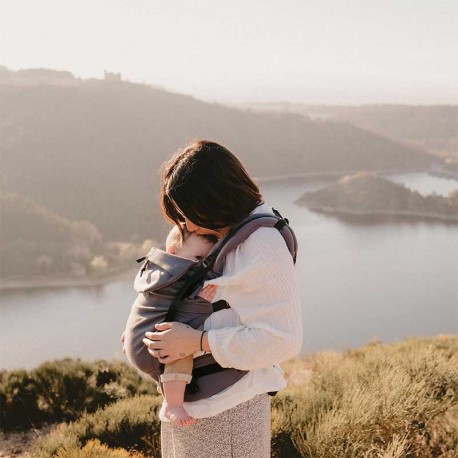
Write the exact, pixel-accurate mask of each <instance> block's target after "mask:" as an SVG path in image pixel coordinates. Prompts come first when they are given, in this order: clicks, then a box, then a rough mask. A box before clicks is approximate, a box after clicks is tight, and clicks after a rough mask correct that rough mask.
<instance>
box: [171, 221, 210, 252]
mask: <svg viewBox="0 0 458 458" xmlns="http://www.w3.org/2000/svg"><path fill="white" fill-rule="evenodd" d="M215 243H216V237H214V236H212V235H198V234H197V233H195V232H189V231H188V230H187V229H186V226H185V227H183V230H182V233H181V232H180V229H179V228H178V227H177V226H175V227H174V229H172V231H171V232H170V234H169V236H168V237H167V240H166V242H165V245H166V250H167V252H168V253H171V254H174V255H176V256H180V257H181V258H186V259H201V258H206V257H207V255H208V253H209V252H210V250H211V249H212V248H213V245H214V244H215Z"/></svg>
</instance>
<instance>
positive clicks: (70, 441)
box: [32, 396, 162, 458]
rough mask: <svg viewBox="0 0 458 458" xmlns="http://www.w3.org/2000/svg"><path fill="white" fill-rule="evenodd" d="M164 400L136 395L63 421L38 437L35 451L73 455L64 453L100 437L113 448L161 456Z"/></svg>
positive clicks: (43, 456) (45, 457)
mask: <svg viewBox="0 0 458 458" xmlns="http://www.w3.org/2000/svg"><path fill="white" fill-rule="evenodd" d="M161 403H162V398H160V397H159V396H136V397H134V398H131V399H124V400H121V401H118V402H117V403H116V404H112V405H110V406H107V407H105V408H103V409H99V410H97V412H95V413H92V414H84V415H83V416H82V417H81V418H80V419H79V420H77V421H75V422H73V423H70V424H68V425H66V424H62V425H60V426H59V427H58V428H57V429H56V430H55V431H54V432H52V433H50V434H48V435H47V436H45V437H43V438H41V439H39V440H38V441H37V443H36V444H35V446H34V448H33V450H32V455H33V456H34V457H37V458H49V457H55V456H59V457H61V456H73V455H65V454H64V453H70V452H71V451H72V450H73V451H74V450H79V449H81V448H82V447H84V446H85V445H86V444H87V443H88V442H89V441H91V440H94V439H97V440H98V441H100V442H101V443H102V444H104V445H106V446H108V447H110V448H116V447H122V448H124V449H126V450H129V451H137V452H142V453H144V454H147V455H148V456H150V457H156V456H157V457H159V456H160V421H159V409H160V406H161ZM76 456H80V455H76ZM81 456H84V455H81ZM96 456H98V455H96ZM107 456H111V455H107Z"/></svg>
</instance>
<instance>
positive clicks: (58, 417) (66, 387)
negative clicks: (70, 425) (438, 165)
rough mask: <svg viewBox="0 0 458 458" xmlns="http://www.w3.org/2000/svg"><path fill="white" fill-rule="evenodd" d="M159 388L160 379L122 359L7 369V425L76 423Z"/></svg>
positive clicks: (1, 399)
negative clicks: (148, 377) (88, 414)
mask: <svg viewBox="0 0 458 458" xmlns="http://www.w3.org/2000/svg"><path fill="white" fill-rule="evenodd" d="M155 392H156V389H155V384H154V383H152V382H150V381H147V380H145V379H143V378H141V377H140V375H138V373H137V372H136V371H135V370H134V369H132V368H131V367H129V366H128V365H126V364H125V363H123V362H120V361H112V362H107V361H102V360H101V361H95V362H93V363H88V362H82V361H80V360H72V359H64V360H59V361H51V362H46V363H44V364H42V365H40V366H39V367H37V368H36V369H34V370H32V371H26V370H14V371H4V370H3V371H0V405H1V407H2V408H1V413H0V419H1V425H2V427H3V428H5V429H13V428H30V427H32V426H33V427H36V426H39V425H40V424H41V423H43V422H56V421H71V420H75V419H76V418H78V417H80V416H81V415H82V414H83V412H95V411H96V410H97V409H99V408H101V407H104V406H106V405H108V404H112V403H113V402H116V401H118V400H120V399H125V398H128V397H132V396H134V395H138V394H152V393H155Z"/></svg>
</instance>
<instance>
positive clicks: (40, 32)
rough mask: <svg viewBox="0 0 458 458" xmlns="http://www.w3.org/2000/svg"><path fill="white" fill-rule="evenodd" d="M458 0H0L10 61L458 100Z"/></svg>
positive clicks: (232, 88)
mask: <svg viewBox="0 0 458 458" xmlns="http://www.w3.org/2000/svg"><path fill="white" fill-rule="evenodd" d="M457 30H458V0H342V1H339V0H0V65H6V66H7V67H9V68H11V69H14V70H18V69H22V68H32V67H46V68H53V69H60V70H68V71H71V72H72V73H73V74H74V75H75V76H77V77H83V78H87V77H96V78H101V77H103V70H104V69H107V70H109V71H114V72H121V73H122V76H123V78H124V79H127V80H130V81H139V82H148V83H152V84H156V85H160V86H164V87H166V88H168V89H171V90H173V91H176V92H182V93H187V94H192V95H195V96H196V97H199V98H203V99H205V100H215V101H222V102H229V103H239V102H249V101H285V100H287V101H291V102H304V103H336V104H348V103H354V104H360V103H417V104H432V103H455V104H456V103H458V63H457V61H458V33H457Z"/></svg>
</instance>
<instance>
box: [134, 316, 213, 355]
mask: <svg viewBox="0 0 458 458" xmlns="http://www.w3.org/2000/svg"><path fill="white" fill-rule="evenodd" d="M201 335H202V331H198V330H196V329H193V328H191V326H188V325H187V324H183V323H177V322H175V321H174V322H171V323H160V324H156V331H155V332H146V333H145V336H146V338H144V339H143V343H144V344H145V345H146V346H147V347H148V352H149V353H150V354H151V355H152V356H154V357H155V358H157V359H158V360H159V361H160V362H161V363H163V364H170V363H172V362H173V361H176V360H177V359H182V358H185V357H186V356H189V355H192V354H193V353H194V352H196V351H199V350H200V338H201ZM205 337H206V336H205Z"/></svg>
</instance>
